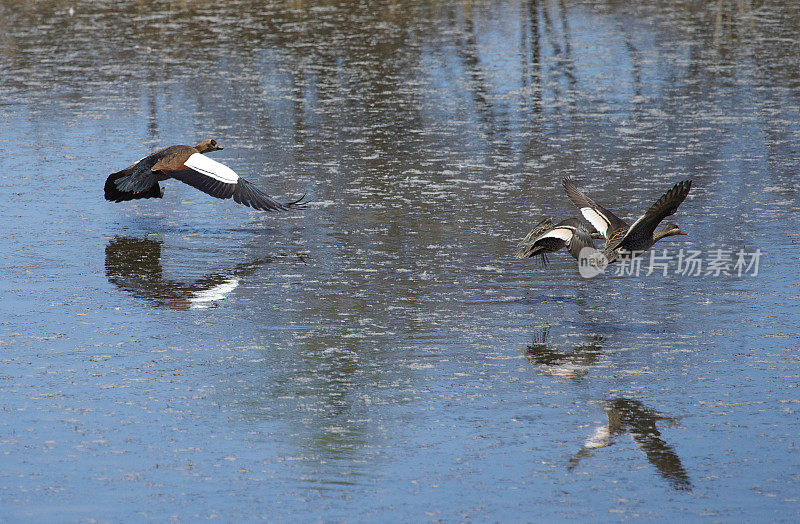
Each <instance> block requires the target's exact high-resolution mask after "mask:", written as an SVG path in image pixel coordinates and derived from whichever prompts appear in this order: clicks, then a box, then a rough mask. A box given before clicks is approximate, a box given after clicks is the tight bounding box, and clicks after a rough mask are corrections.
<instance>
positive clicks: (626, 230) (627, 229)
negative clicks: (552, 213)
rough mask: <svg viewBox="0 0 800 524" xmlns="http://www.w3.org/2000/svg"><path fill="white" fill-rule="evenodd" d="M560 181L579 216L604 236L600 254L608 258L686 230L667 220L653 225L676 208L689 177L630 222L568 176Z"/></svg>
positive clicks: (626, 254)
mask: <svg viewBox="0 0 800 524" xmlns="http://www.w3.org/2000/svg"><path fill="white" fill-rule="evenodd" d="M563 184H564V190H565V191H566V192H567V196H568V197H569V198H570V200H572V203H573V204H575V206H576V207H577V208H578V209H580V211H581V214H582V215H583V217H584V218H585V219H586V220H588V221H589V223H590V224H592V225H593V226H594V228H595V229H597V230H598V231H599V232H600V233H601V234H602V235H603V236H604V237H606V245H605V248H603V256H604V257H605V258H606V260H607V261H608V262H613V261H614V260H616V259H617V258H619V257H631V256H637V255H639V254H641V253H642V252H644V251H647V250H648V249H650V248H651V247H653V244H655V243H656V242H658V241H659V240H661V239H662V238H664V237H669V236H674V235H685V234H686V233H684V232H683V231H681V229H680V228H679V227H678V226H677V225H676V224H667V225H666V226H665V227H664V228H662V229H660V230H658V231H656V227H657V226H658V224H660V223H661V221H662V220H664V219H665V218H666V217H668V216H669V215H674V214H675V212H676V211H677V210H678V206H680V205H681V203H682V202H683V201H684V200H685V199H686V195H688V194H689V190H690V189H691V188H692V181H691V180H686V181H685V182H679V183H677V184H675V186H674V187H673V188H672V189H670V190H669V191H667V192H666V193H664V195H663V196H662V197H661V198H659V199H658V200H657V201H656V203H655V204H653V205H652V206H650V209H648V210H647V211H646V212H645V214H644V215H642V216H641V217H640V218H639V219H638V220H637V221H636V222H634V223H633V225H630V226H629V225H628V223H627V222H625V221H624V220H622V219H621V218H619V217H617V216H616V215H615V214H614V213H612V212H611V211H609V210H608V209H606V208H604V207H602V206H600V205H598V204H596V203H595V202H594V201H592V199H590V198H589V197H587V196H586V195H584V194H583V193H582V192H581V191H580V189H578V187H577V186H576V185H575V183H574V182H573V181H572V180H570V179H569V178H564V180H563Z"/></svg>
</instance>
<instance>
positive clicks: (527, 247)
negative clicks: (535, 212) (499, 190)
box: [514, 218, 603, 264]
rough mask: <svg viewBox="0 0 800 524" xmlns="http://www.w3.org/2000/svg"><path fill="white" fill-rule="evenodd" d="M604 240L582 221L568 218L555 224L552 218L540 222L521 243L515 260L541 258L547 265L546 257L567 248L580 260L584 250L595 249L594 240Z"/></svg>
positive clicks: (515, 254)
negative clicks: (579, 257)
mask: <svg viewBox="0 0 800 524" xmlns="http://www.w3.org/2000/svg"><path fill="white" fill-rule="evenodd" d="M595 238H599V239H602V238H603V236H602V235H601V234H600V233H598V232H597V231H594V230H592V231H590V230H589V229H588V228H587V227H586V226H585V225H584V223H583V222H581V220H579V219H577V218H568V219H566V220H562V221H561V222H559V223H558V224H553V220H552V219H551V218H545V219H544V220H542V221H541V222H539V223H538V224H537V225H536V227H534V228H533V230H532V231H531V232H530V233H528V235H527V236H526V237H525V238H524V239H523V240H522V242H520V243H519V244H518V245H517V247H518V248H519V249H518V250H517V251H516V252H515V253H514V257H515V258H528V257H535V256H541V257H542V263H543V264H546V263H547V258H546V255H547V254H548V253H555V252H556V251H558V250H560V249H562V248H564V247H566V248H567V250H568V251H569V252H570V254H571V255H572V256H573V257H575V259H577V258H578V256H579V255H580V252H581V250H582V249H583V248H586V247H591V248H594V242H593V239H595Z"/></svg>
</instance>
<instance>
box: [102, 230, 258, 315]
mask: <svg viewBox="0 0 800 524" xmlns="http://www.w3.org/2000/svg"><path fill="white" fill-rule="evenodd" d="M161 246H162V242H161V241H157V240H150V239H148V238H134V237H120V236H118V237H114V238H113V239H112V240H111V241H110V242H109V243H108V245H107V246H106V277H107V278H108V281H109V282H111V283H112V284H114V285H116V286H117V287H119V288H120V289H123V290H125V291H127V292H129V293H131V294H133V295H134V296H135V297H137V298H143V299H146V300H150V301H152V302H154V303H155V304H156V305H158V306H162V307H169V308H174V309H188V308H204V307H209V306H210V305H213V304H214V303H216V302H218V301H219V300H222V299H224V298H225V297H226V296H227V295H228V294H229V293H230V292H231V291H233V290H234V289H235V288H236V287H237V286H238V285H239V279H240V278H241V277H243V276H246V275H249V274H251V273H253V272H254V271H255V270H256V268H258V267H259V266H262V265H264V264H266V263H268V262H270V259H269V258H266V259H260V260H254V261H252V262H247V263H242V264H237V265H236V266H235V267H234V268H233V269H231V270H230V271H224V272H218V273H212V274H209V275H207V276H205V277H203V278H201V279H199V280H196V281H194V282H192V283H185V282H181V281H178V280H170V279H165V278H164V277H163V269H162V267H161Z"/></svg>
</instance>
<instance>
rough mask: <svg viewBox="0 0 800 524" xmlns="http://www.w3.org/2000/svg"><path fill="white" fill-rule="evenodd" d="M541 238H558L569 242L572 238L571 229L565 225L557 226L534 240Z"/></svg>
mask: <svg viewBox="0 0 800 524" xmlns="http://www.w3.org/2000/svg"><path fill="white" fill-rule="evenodd" d="M543 238H557V239H559V240H563V241H564V242H569V241H570V240H572V230H571V229H570V228H567V227H557V228H555V229H551V230H550V231H548V232H547V233H545V234H544V235H542V236H540V237H539V238H537V239H536V240H541V239H543Z"/></svg>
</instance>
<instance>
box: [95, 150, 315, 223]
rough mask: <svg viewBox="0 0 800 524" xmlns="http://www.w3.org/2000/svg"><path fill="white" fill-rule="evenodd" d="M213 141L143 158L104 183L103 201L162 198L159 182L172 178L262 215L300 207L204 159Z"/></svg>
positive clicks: (300, 204) (225, 167)
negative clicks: (228, 199) (250, 208)
mask: <svg viewBox="0 0 800 524" xmlns="http://www.w3.org/2000/svg"><path fill="white" fill-rule="evenodd" d="M221 149H222V146H220V145H219V144H217V142H216V140H210V139H209V140H203V141H202V142H201V143H200V144H198V145H197V146H194V147H191V146H184V145H176V146H170V147H167V148H164V149H161V150H159V151H156V152H155V153H153V154H151V155H148V156H146V157H144V158H143V159H141V160H139V161H138V162H136V163H135V164H133V165H132V166H130V167H127V168H125V169H123V170H122V171H118V172H116V173H112V174H111V175H109V177H108V179H106V184H105V197H106V200H110V201H113V202H123V201H127V200H134V199H138V198H161V197H163V196H164V189H163V188H162V187H161V186H159V184H158V183H159V182H161V181H164V180H167V179H170V178H174V179H176V180H180V181H181V182H185V183H187V184H189V185H190V186H192V187H195V188H197V189H199V190H200V191H202V192H204V193H207V194H209V195H211V196H213V197H216V198H223V199H226V198H233V200H234V201H236V202H238V203H239V204H243V205H245V206H249V207H252V208H254V209H260V210H264V211H287V210H289V209H292V208H298V207H302V205H303V203H304V202H303V197H301V198H299V199H298V200H295V201H292V202H278V201H277V200H275V199H274V198H272V197H270V196H269V195H267V194H266V193H264V192H263V191H262V190H261V189H259V188H258V187H256V186H255V185H253V184H252V183H250V182H248V181H247V180H245V179H244V178H242V177H240V176H239V175H237V174H236V172H235V171H233V170H232V169H231V168H229V167H228V166H226V165H224V164H221V163H219V162H217V161H216V160H212V159H210V158H209V157H207V156H206V155H205V153H210V152H212V151H219V150H221Z"/></svg>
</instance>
